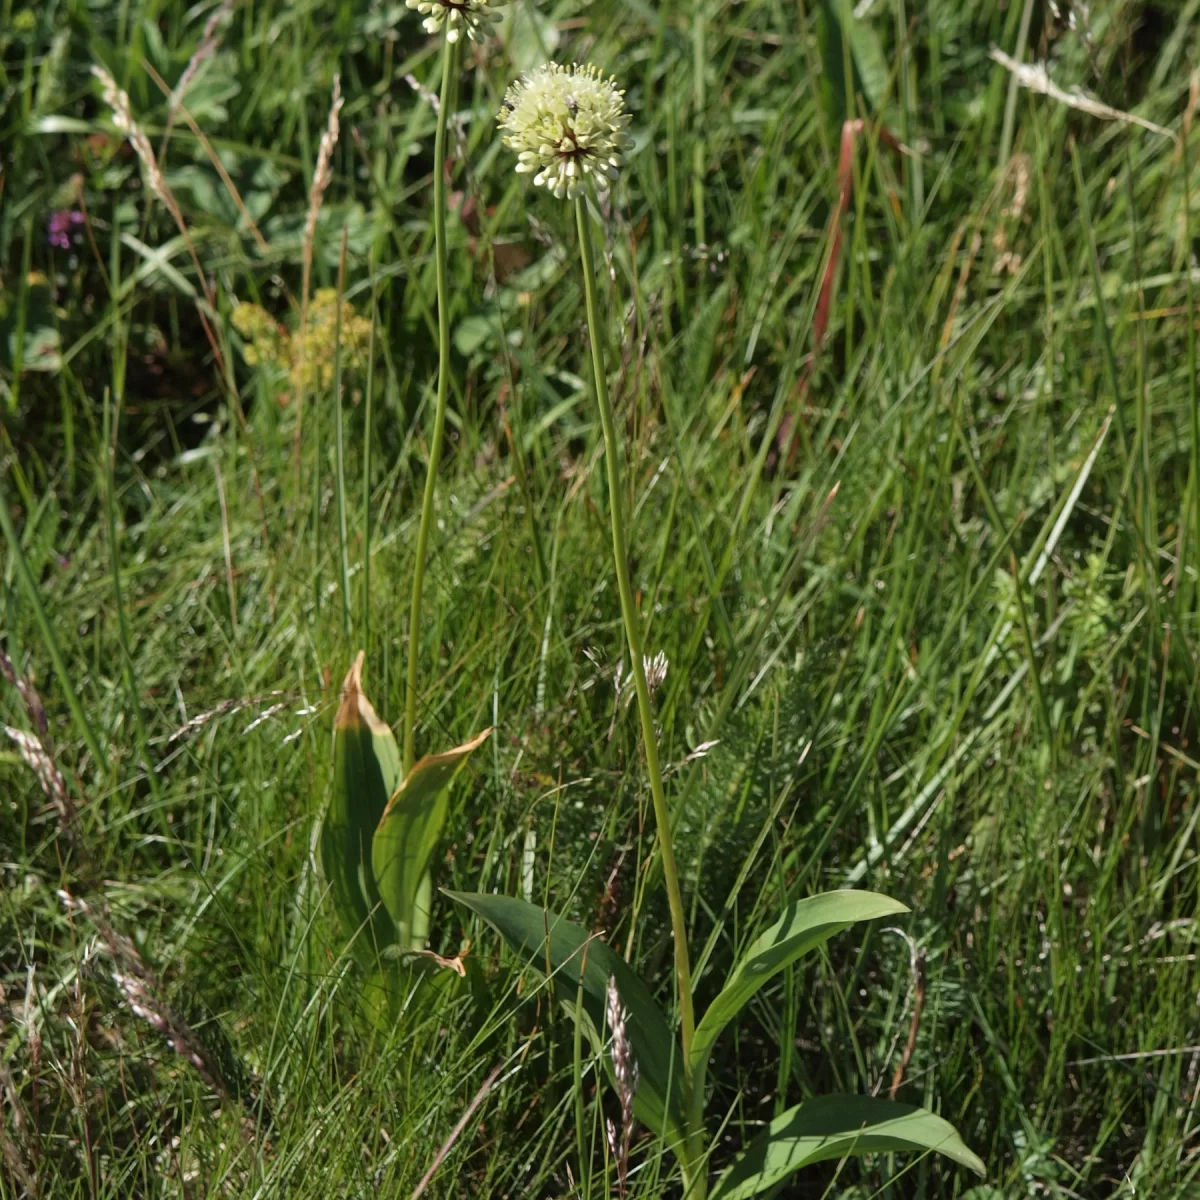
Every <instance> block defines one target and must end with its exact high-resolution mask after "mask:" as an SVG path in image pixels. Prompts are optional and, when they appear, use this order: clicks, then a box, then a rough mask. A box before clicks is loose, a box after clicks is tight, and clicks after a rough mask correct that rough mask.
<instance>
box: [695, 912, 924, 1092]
mask: <svg viewBox="0 0 1200 1200" xmlns="http://www.w3.org/2000/svg"><path fill="white" fill-rule="evenodd" d="M906 912H908V908H907V906H906V905H903V904H901V903H900V902H899V901H897V900H893V899H891V898H890V897H889V896H880V895H877V894H876V893H874V892H853V891H845V892H823V893H822V894H821V895H819V896H809V897H808V898H807V899H805V900H797V901H796V903H795V904H792V905H789V906H788V908H787V909H785V910H784V912H783V915H782V916H781V917H780V918H779V920H778V921H776V922H775V924H774V925H772V926H771V927H770V928H769V929H767V930H764V931H763V932H762V933H761V934H759V936H758V937H757V938H755V939H754V941H753V942H751V944H750V945H749V946H748V947H747V948H746V950H745V951H744V953H743V954H742V955H741V956H740V957H739V958H738V960H737V961H736V962H735V963H734V965H733V969H732V970H731V971H730V973H729V978H728V979H727V980H726V981H725V986H724V987H723V988H722V989H721V991H720V992H719V993H718V995H717V996H716V998H715V999H714V1000H713V1002H712V1003H711V1004H710V1005H709V1006H708V1009H707V1010H706V1012H705V1013H704V1016H703V1018H702V1019H701V1021H700V1023H699V1024H698V1025H697V1026H696V1040H695V1042H694V1043H693V1044H692V1061H691V1063H690V1064H689V1066H690V1068H691V1070H692V1071H694V1072H700V1073H701V1077H702V1074H703V1070H704V1064H705V1063H706V1062H707V1061H708V1056H709V1054H710V1053H711V1051H712V1046H713V1043H714V1042H715V1041H716V1040H717V1038H718V1037H719V1036H720V1034H721V1031H722V1030H723V1029H724V1028H725V1026H726V1025H728V1024H729V1022H730V1021H732V1020H733V1018H734V1017H736V1016H737V1014H738V1013H739V1012H741V1010H742V1009H743V1008H745V1007H746V1004H747V1002H748V1001H749V1000H750V998H751V996H753V995H754V993H755V992H757V991H758V990H759V988H761V987H763V986H764V985H765V984H767V983H769V982H770V981H771V980H772V979H773V978H774V977H775V976H776V975H778V974H779V972H780V971H783V970H785V969H786V968H787V967H790V966H791V965H792V964H793V963H794V962H796V960H797V959H799V958H801V957H803V956H804V955H805V954H807V953H808V952H809V951H810V950H815V949H816V948H817V947H818V946H820V945H821V944H822V943H823V942H826V941H828V939H829V938H831V937H833V935H834V934H835V933H840V932H841V931H842V930H843V929H848V928H849V927H850V926H851V925H853V924H854V923H855V922H856V921H870V920H871V919H873V918H875V917H889V916H895V915H897V914H899V913H906Z"/></svg>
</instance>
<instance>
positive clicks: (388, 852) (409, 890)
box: [370, 729, 492, 940]
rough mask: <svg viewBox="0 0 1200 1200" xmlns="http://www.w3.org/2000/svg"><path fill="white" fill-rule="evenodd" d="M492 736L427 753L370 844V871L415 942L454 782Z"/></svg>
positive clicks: (389, 805) (395, 795)
mask: <svg viewBox="0 0 1200 1200" xmlns="http://www.w3.org/2000/svg"><path fill="white" fill-rule="evenodd" d="M491 732H492V731H491V730H490V729H485V730H484V731H483V732H482V733H481V734H479V736H478V737H475V738H472V739H471V741H469V742H466V743H465V744H463V745H461V746H456V747H455V748H454V749H453V750H447V751H446V752H445V753H444V754H427V755H426V756H425V757H424V758H422V759H421V760H420V762H418V763H417V764H416V765H415V766H414V767H413V769H412V770H411V771H410V772H409V773H408V775H407V776H406V778H405V779H404V781H403V782H402V783H401V784H400V786H399V787H398V788H397V789H396V790H395V792H393V793H392V796H391V799H390V800H388V802H387V806H386V808H385V809H384V810H383V813H382V815H381V816H380V818H379V821H378V825H377V828H376V829H375V836H374V841H373V843H372V845H371V860H370V862H371V871H372V872H373V879H374V883H375V886H377V887H378V889H379V895H380V896H381V897H382V898H383V903H384V906H385V907H386V908H387V911H388V913H389V914H390V915H391V918H392V920H393V921H395V922H396V924H397V925H399V926H400V927H401V930H402V936H403V937H406V938H408V939H413V937H414V930H413V908H414V905H415V903H416V900H417V893H418V891H419V889H420V887H421V879H422V877H423V876H424V875H425V872H426V870H427V869H428V867H429V860H430V858H431V857H432V855H433V851H434V848H435V847H436V846H437V840H438V838H439V837H440V836H441V832H442V825H443V824H444V823H445V820H446V806H447V804H448V789H449V787H450V783H451V781H452V780H453V779H454V776H455V775H457V774H458V772H459V771H460V770H461V769H462V767H463V764H464V763H465V762H466V761H467V759H468V758H469V757H470V755H471V752H472V751H473V750H476V749H478V748H479V747H480V746H481V745H483V743H484V742H485V741H486V740H487V738H488V736H489V735H490V734H491ZM426 912H428V904H426ZM426 927H427V922H426ZM422 940H423V939H422Z"/></svg>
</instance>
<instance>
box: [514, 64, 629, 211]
mask: <svg viewBox="0 0 1200 1200" xmlns="http://www.w3.org/2000/svg"><path fill="white" fill-rule="evenodd" d="M629 119H630V118H629V113H628V112H627V111H626V109H625V93H624V92H623V91H621V90H620V89H619V88H618V87H617V81H616V80H615V79H612V78H607V79H606V78H605V77H604V76H603V75H601V74H600V72H599V71H598V70H597V69H596V68H595V67H593V66H591V65H590V64H589V65H587V66H581V65H580V64H579V63H572V65H571V66H569V67H564V66H561V65H559V64H558V63H547V64H546V65H545V66H543V67H538V68H537V69H536V70H534V71H530V72H528V73H527V74H525V75H522V76H521V78H520V79H518V80H517V82H516V83H514V84H513V85H512V86H511V87H510V88H509V89H508V91H507V93H506V94H505V96H504V107H503V108H502V109H501V110H500V115H499V118H498V120H499V121H500V127H501V128H502V129H503V130H504V144H505V145H506V146H507V147H508V148H509V149H510V150H515V151H516V152H517V170H518V171H519V172H521V173H522V174H532V175H533V182H534V183H535V184H537V185H539V186H540V187H544V188H547V189H548V190H549V191H551V192H553V193H554V194H555V195H556V196H557V197H558V198H559V199H560V200H562V199H564V198H566V197H568V196H569V197H574V196H578V195H579V193H580V192H582V191H583V190H584V188H585V187H586V186H587V184H588V183H589V182H593V183H595V184H596V185H597V186H598V187H602V188H603V187H607V186H608V184H609V183H610V182H611V181H612V180H614V179H616V177H617V173H618V171H619V170H620V168H621V164H622V162H624V158H623V156H624V155H625V154H626V153H628V151H629V150H630V149H632V147H633V138H631V137H630V136H629Z"/></svg>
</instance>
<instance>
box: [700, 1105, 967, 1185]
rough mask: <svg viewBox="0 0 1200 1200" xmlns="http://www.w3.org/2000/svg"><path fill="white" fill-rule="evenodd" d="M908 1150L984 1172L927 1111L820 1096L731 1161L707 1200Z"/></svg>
mask: <svg viewBox="0 0 1200 1200" xmlns="http://www.w3.org/2000/svg"><path fill="white" fill-rule="evenodd" d="M906 1150H915V1151H930V1150H932V1151H936V1152H937V1153H938V1154H944V1155H946V1157H947V1158H952V1159H953V1160H954V1161H955V1162H956V1163H960V1164H961V1165H962V1166H964V1167H969V1168H970V1169H971V1170H972V1171H977V1172H978V1173H979V1174H980V1175H982V1174H983V1173H984V1166H983V1163H982V1162H981V1161H980V1159H979V1158H978V1157H977V1156H976V1155H974V1154H972V1153H971V1151H970V1150H968V1149H967V1147H966V1145H964V1143H963V1141H962V1139H961V1138H960V1137H959V1136H958V1133H957V1132H956V1130H955V1128H954V1126H953V1125H951V1124H950V1122H949V1121H945V1120H943V1119H942V1118H941V1117H939V1116H935V1115H934V1114H933V1113H931V1112H929V1111H928V1110H927V1109H924V1108H916V1107H914V1106H913V1105H911V1104H898V1103H897V1102H896V1101H894V1100H878V1099H876V1098H875V1097H874V1096H818V1097H817V1098H816V1099H813V1100H807V1101H805V1102H804V1103H803V1104H800V1105H798V1106H797V1107H795V1108H790V1109H788V1111H787V1112H785V1113H782V1114H781V1115H780V1116H778V1117H776V1118H775V1120H774V1121H772V1122H771V1124H770V1125H769V1126H768V1127H767V1128H766V1129H765V1130H764V1131H763V1132H762V1133H761V1134H759V1136H758V1137H756V1138H755V1139H754V1140H753V1141H752V1142H751V1143H750V1145H749V1146H747V1147H746V1149H745V1150H743V1151H742V1153H741V1154H740V1155H739V1156H738V1157H737V1158H736V1159H734V1161H733V1164H732V1165H731V1166H730V1167H729V1169H728V1170H727V1171H726V1172H725V1174H724V1175H722V1176H721V1178H720V1179H719V1180H718V1181H717V1186H716V1187H715V1188H714V1189H713V1191H712V1194H711V1196H710V1200H747V1198H748V1197H750V1196H757V1195H760V1194H761V1193H762V1192H765V1191H767V1190H768V1189H769V1188H772V1187H774V1186H775V1185H776V1184H777V1183H779V1182H780V1180H782V1179H785V1178H787V1176H788V1175H790V1174H792V1172H793V1171H798V1170H799V1169H800V1168H801V1167H807V1166H809V1165H810V1164H811V1163H818V1162H824V1161H825V1160H826V1159H830V1158H847V1157H850V1156H852V1155H858V1154H873V1153H881V1152H882V1153H890V1152H894V1151H900V1152H903V1151H906Z"/></svg>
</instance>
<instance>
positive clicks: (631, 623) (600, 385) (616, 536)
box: [575, 196, 696, 1062]
mask: <svg viewBox="0 0 1200 1200" xmlns="http://www.w3.org/2000/svg"><path fill="white" fill-rule="evenodd" d="M575 218H576V221H577V223H578V225H579V251H580V254H581V255H582V258H583V293H584V297H585V299H586V302H587V319H588V335H589V338H590V340H591V343H592V379H593V382H594V383H595V386H596V403H597V405H598V407H599V409H600V425H601V428H602V429H603V430H604V461H605V464H606V465H607V468H608V508H609V512H610V514H611V517H612V541H613V560H614V565H615V567H616V570H617V590H618V591H619V592H620V595H621V616H622V618H623V620H624V622H625V639H626V641H627V642H628V643H629V655H630V657H631V658H632V659H633V664H632V667H633V685H634V688H635V690H636V691H637V705H638V714H639V716H640V717H641V719H642V741H643V742H644V743H645V749H646V771H647V773H648V774H649V776H650V795H651V797H652V799H653V801H654V822H655V824H656V825H657V826H658V843H659V846H660V848H661V850H662V863H663V882H664V883H665V884H666V887H667V903H668V904H669V905H670V908H671V932H672V934H673V935H674V942H675V973H676V975H677V976H678V980H679V1009H680V1015H681V1017H682V1022H683V1057H684V1061H685V1062H686V1061H687V1059H688V1055H689V1054H690V1052H691V1048H692V1033H693V1031H694V1030H695V1025H696V1021H695V1015H694V1011H693V1008H692V970H691V966H690V963H689V960H688V945H687V924H686V922H685V919H684V909H683V894H682V892H681V891H680V890H679V872H678V870H677V868H676V866H675V850H674V847H673V846H672V845H671V820H670V816H669V814H668V812H667V797H666V793H665V792H664V791H663V781H662V767H661V765H660V763H659V759H658V735H657V733H656V732H655V730H654V710H653V709H652V708H651V705H650V688H649V687H648V686H647V684H646V668H645V664H644V662H643V659H642V635H641V631H640V630H639V628H638V615H637V609H636V608H635V607H634V603H633V587H632V585H631V584H630V582H629V554H628V551H627V549H626V545H625V518H624V515H623V514H622V511H621V460H620V451H619V448H618V445H617V431H616V427H615V424H614V422H613V411H612V402H611V401H610V400H609V398H608V381H607V378H606V375H605V370H604V347H603V343H602V341H601V335H600V319H599V316H598V315H597V307H596V265H595V256H594V255H593V253H592V230H591V221H590V218H589V217H588V212H587V201H586V200H585V199H584V197H582V196H580V197H578V198H577V199H576V201H575Z"/></svg>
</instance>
